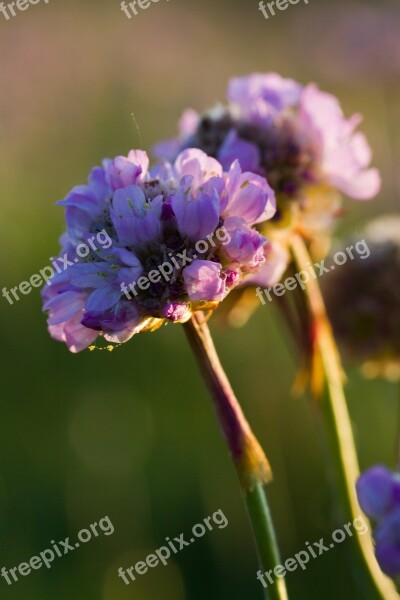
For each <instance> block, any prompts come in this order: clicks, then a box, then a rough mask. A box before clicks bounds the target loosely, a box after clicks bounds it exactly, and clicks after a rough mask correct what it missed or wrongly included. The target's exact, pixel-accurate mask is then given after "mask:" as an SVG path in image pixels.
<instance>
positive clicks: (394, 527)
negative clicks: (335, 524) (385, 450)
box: [357, 465, 400, 577]
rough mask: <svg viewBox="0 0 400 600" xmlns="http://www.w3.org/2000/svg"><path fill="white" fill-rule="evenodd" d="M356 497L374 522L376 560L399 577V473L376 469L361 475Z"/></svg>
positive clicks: (385, 570) (392, 574) (385, 569)
mask: <svg viewBox="0 0 400 600" xmlns="http://www.w3.org/2000/svg"><path fill="white" fill-rule="evenodd" d="M357 494H358V500H359V502H360V505H361V508H362V509H363V511H364V512H365V513H366V514H367V515H368V516H369V517H370V518H371V519H373V520H374V521H376V522H377V524H378V525H377V528H376V530H375V532H374V537H375V542H376V548H375V552H376V558H377V560H378V562H379V564H380V566H381V569H382V571H384V572H385V573H386V574H387V575H390V576H391V577H396V576H398V575H400V473H391V472H390V471H389V470H388V469H386V467H383V466H379V465H378V466H375V467H372V468H371V469H369V470H368V471H366V472H365V473H363V474H362V475H361V477H360V478H359V480H358V482H357Z"/></svg>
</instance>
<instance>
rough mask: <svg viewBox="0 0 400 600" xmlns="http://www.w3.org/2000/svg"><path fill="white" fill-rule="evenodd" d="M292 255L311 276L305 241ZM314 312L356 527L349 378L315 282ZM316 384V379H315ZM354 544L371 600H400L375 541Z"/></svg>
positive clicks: (349, 512) (346, 508)
mask: <svg viewBox="0 0 400 600" xmlns="http://www.w3.org/2000/svg"><path fill="white" fill-rule="evenodd" d="M291 249H292V254H293V257H294V259H295V262H296V264H297V266H298V268H299V270H303V271H308V267H309V265H310V263H311V258H310V256H309V253H308V250H307V248H306V245H305V243H304V241H303V239H302V238H301V237H300V236H293V239H292V243H291ZM305 292H306V296H307V300H308V306H309V310H310V313H311V317H312V324H313V335H314V346H315V347H314V354H315V355H316V356H317V365H319V366H320V368H321V369H322V371H323V375H324V378H325V381H326V384H327V388H328V394H327V397H326V399H325V400H324V402H323V403H322V409H323V410H322V412H323V416H324V420H325V425H326V428H327V431H328V437H329V448H330V455H331V459H332V461H333V463H334V467H335V471H336V478H337V484H338V488H339V489H338V491H339V496H340V500H341V509H342V514H343V517H344V519H345V520H348V521H351V522H354V519H356V518H357V517H359V516H360V515H361V514H362V510H361V508H360V506H359V504H358V500H357V494H356V489H355V483H356V480H357V478H358V476H359V472H360V471H359V465H358V458H357V452H356V448H355V443H354V437H353V431H352V426H351V420H350V415H349V411H348V408H347V403H346V398H345V395H344V390H343V380H344V373H343V370H342V365H341V360H340V356H339V352H338V349H337V346H336V342H335V339H334V336H333V332H332V328H331V325H330V322H329V318H328V316H327V312H326V308H325V303H324V300H323V297H322V293H321V290H320V287H319V284H318V282H317V280H316V279H314V278H313V277H310V278H309V281H308V283H307V284H306V285H305ZM312 379H313V377H312ZM350 540H351V543H352V544H353V550H354V554H355V557H356V558H357V567H358V570H359V572H358V573H357V574H358V575H359V579H360V583H361V582H362V583H363V584H364V596H363V598H364V599H365V600H367V599H369V598H370V599H371V600H377V599H380V600H394V599H397V600H398V598H399V596H398V595H397V592H396V590H395V587H394V585H393V584H392V582H391V581H390V579H389V578H387V577H386V576H385V575H384V574H383V573H382V571H381V570H380V568H379V566H378V563H377V561H376V559H375V556H374V552H373V545H372V539H371V537H370V536H369V535H363V536H361V535H354V536H353V537H351V538H350Z"/></svg>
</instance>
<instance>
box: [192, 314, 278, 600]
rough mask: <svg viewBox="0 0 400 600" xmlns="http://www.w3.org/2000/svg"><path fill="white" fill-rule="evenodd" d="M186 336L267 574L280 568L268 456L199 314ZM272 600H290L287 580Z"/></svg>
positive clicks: (268, 593) (269, 595) (272, 589)
mask: <svg viewBox="0 0 400 600" xmlns="http://www.w3.org/2000/svg"><path fill="white" fill-rule="evenodd" d="M183 327H184V329H185V333H186V336H187V338H188V341H189V344H190V347H191V349H192V351H193V353H194V356H195V358H196V360H197V363H198V366H199V368H200V372H201V374H202V376H203V378H204V381H205V384H206V386H207V388H208V390H209V392H210V394H211V398H212V400H213V402H214V406H215V409H216V413H217V417H218V422H219V425H220V427H221V429H222V432H223V434H224V437H225V441H226V443H227V445H228V448H229V451H230V454H231V457H232V459H233V462H234V464H235V467H236V471H237V473H238V476H239V481H240V484H241V488H242V492H243V496H244V500H245V502H246V505H247V509H248V514H249V517H250V521H251V524H252V529H253V532H254V537H255V540H256V547H257V552H258V557H259V561H260V565H261V568H262V570H263V571H269V570H270V569H274V568H275V567H276V566H277V565H279V564H280V556H279V550H278V545H277V540H276V535H275V530H274V526H273V522H272V518H271V513H270V510H269V506H268V501H267V497H266V493H265V489H264V484H265V483H267V482H268V481H270V480H271V471H270V467H269V463H268V461H267V459H266V457H265V454H264V452H263V450H262V448H261V446H260V444H259V443H258V441H257V439H256V437H255V436H254V434H253V432H252V430H251V428H250V425H249V424H248V422H247V420H246V418H245V416H244V414H243V411H242V409H241V407H240V405H239V402H238V401H237V399H236V396H235V394H234V392H233V389H232V387H231V385H230V383H229V380H228V378H227V376H226V374H225V372H224V370H223V367H222V365H221V362H220V360H219V358H218V354H217V352H216V349H215V346H214V343H213V341H212V338H211V334H210V331H209V329H208V326H207V323H206V320H205V319H204V316H203V315H200V314H199V313H197V314H196V315H195V316H193V317H192V319H191V320H190V321H188V322H187V323H185V324H184V326H183ZM264 592H265V596H264V597H265V598H266V599H269V600H287V598H288V596H287V592H286V586H285V582H284V580H283V579H279V580H277V582H276V583H274V584H273V585H271V586H269V587H268V588H266V589H265V590H264Z"/></svg>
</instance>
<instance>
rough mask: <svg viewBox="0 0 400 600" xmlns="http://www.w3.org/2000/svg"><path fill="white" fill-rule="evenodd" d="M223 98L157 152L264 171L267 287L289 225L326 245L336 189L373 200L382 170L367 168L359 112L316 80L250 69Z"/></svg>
mask: <svg viewBox="0 0 400 600" xmlns="http://www.w3.org/2000/svg"><path fill="white" fill-rule="evenodd" d="M227 98H228V102H227V105H226V106H222V105H219V106H217V107H215V108H214V109H212V110H210V111H208V112H206V113H204V114H203V115H199V114H198V113H197V112H195V111H194V110H191V109H188V110H186V111H185V112H184V114H183V116H182V118H181V120H180V123H179V130H180V131H179V137H177V138H173V139H170V140H167V141H164V142H161V143H159V144H157V145H156V146H155V148H154V154H155V155H156V156H157V157H158V158H164V159H167V160H173V159H174V158H175V157H176V155H177V154H178V153H179V152H181V151H182V150H183V149H184V148H187V147H191V148H200V149H201V150H203V151H204V152H206V153H207V154H208V155H209V156H213V157H215V158H216V159H217V160H218V161H219V162H220V163H221V164H222V165H223V167H224V168H225V169H227V168H229V166H230V165H231V163H232V161H234V160H239V162H240V165H241V167H242V169H245V170H249V171H251V172H254V173H258V174H259V175H261V176H263V177H266V178H267V180H268V183H269V184H270V185H271V187H272V189H273V190H274V191H275V193H276V198H277V213H276V215H275V218H274V220H273V221H271V222H269V223H267V224H266V225H265V226H263V228H262V229H261V230H262V231H263V233H265V234H266V236H267V237H268V239H269V244H268V246H266V248H265V254H266V257H267V259H268V260H267V263H268V264H267V265H266V266H265V267H264V269H263V270H262V271H260V272H259V273H258V274H257V277H256V278H255V279H254V280H253V283H256V284H259V285H264V286H270V285H274V284H275V283H277V281H279V280H280V279H281V277H282V275H283V273H284V272H285V270H286V268H287V265H288V262H289V261H290V256H289V252H288V246H289V244H290V236H291V234H292V232H293V231H294V230H296V231H298V232H301V233H302V234H303V235H304V237H305V238H306V239H311V240H317V241H318V244H319V246H318V245H316V246H317V248H318V247H319V248H321V249H325V250H327V249H328V248H329V244H330V233H331V230H332V228H333V225H334V223H335V220H336V217H337V216H338V215H339V214H340V213H341V204H342V198H341V193H342V194H345V195H347V196H349V197H352V198H355V199H357V200H368V199H371V198H373V197H374V196H375V195H376V194H377V193H378V192H379V190H380V186H381V180H380V175H379V172H378V170H377V169H374V168H369V164H370V162H371V149H370V146H369V144H368V142H367V140H366V138H365V136H364V135H363V134H362V133H359V132H356V128H357V126H358V125H359V123H360V121H361V116H360V115H354V116H353V117H351V118H350V119H346V118H345V117H344V115H343V111H342V109H341V106H340V104H339V101H338V100H337V99H336V98H335V97H334V96H332V95H331V94H328V93H326V92H322V91H320V90H319V89H318V87H317V86H316V85H314V84H309V85H306V86H302V85H300V84H299V83H297V82H296V81H293V80H292V79H285V78H283V77H281V76H280V75H278V74H276V73H266V74H261V73H254V74H252V75H249V76H246V77H237V78H234V79H231V81H230V82H229V85H228V91H227ZM322 251H324V250H322ZM247 283H248V284H250V280H249V279H248V280H247Z"/></svg>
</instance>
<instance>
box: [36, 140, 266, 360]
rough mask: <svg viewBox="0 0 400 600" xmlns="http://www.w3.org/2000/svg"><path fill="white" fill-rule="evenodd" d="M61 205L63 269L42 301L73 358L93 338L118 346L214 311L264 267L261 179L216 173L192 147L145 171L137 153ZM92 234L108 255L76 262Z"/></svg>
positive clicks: (106, 168)
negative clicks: (101, 240) (102, 240)
mask: <svg viewBox="0 0 400 600" xmlns="http://www.w3.org/2000/svg"><path fill="white" fill-rule="evenodd" d="M59 204H61V205H62V206H65V207H66V222H67V231H66V232H65V234H64V235H63V236H62V238H61V245H62V250H61V256H62V257H64V259H66V260H68V267H67V268H66V269H65V270H64V271H61V272H59V273H58V274H56V275H55V277H53V278H52V279H51V280H50V282H49V284H48V285H46V287H45V288H44V290H43V300H44V310H46V311H48V312H49V318H48V324H49V331H50V334H51V335H52V336H53V337H54V338H55V339H57V340H60V341H64V342H66V344H67V345H68V347H69V349H70V350H71V351H73V352H79V351H80V350H83V349H84V348H86V347H87V346H89V345H90V344H92V343H93V342H94V340H95V339H96V337H97V336H98V335H103V336H104V337H105V339H106V340H108V341H111V342H125V341H127V340H128V339H130V338H131V337H132V336H133V335H135V334H136V333H139V332H141V331H148V330H154V329H156V328H158V327H159V326H160V325H161V324H162V323H163V322H168V321H169V322H172V323H182V322H185V321H187V320H189V319H190V318H191V316H192V314H193V312H195V311H197V310H213V309H215V308H216V307H217V306H218V304H219V303H220V302H221V301H222V300H224V298H225V297H226V296H227V295H228V294H229V292H230V291H231V290H232V289H233V288H235V287H236V286H237V285H239V284H240V283H241V282H242V281H243V280H244V279H245V278H246V277H249V276H251V274H253V273H254V272H255V271H257V269H259V268H260V267H261V265H262V264H263V263H264V260H265V259H264V246H265V244H266V239H265V238H264V237H263V236H262V235H261V234H260V233H259V232H258V231H256V229H255V228H254V225H255V224H256V223H258V222H261V221H265V220H266V219H269V218H270V217H272V216H273V215H274V212H275V198H274V193H273V191H272V190H271V188H270V187H269V185H268V184H267V182H266V180H265V179H264V178H262V177H260V176H258V175H254V174H252V173H249V172H243V171H242V169H241V167H240V164H239V162H238V161H235V162H234V163H233V164H232V165H231V166H230V169H229V170H228V171H227V172H224V170H223V167H222V165H221V164H220V163H219V162H218V161H217V160H216V159H214V158H211V157H209V156H207V155H206V154H205V153H204V152H202V151H201V150H198V149H187V150H185V151H183V152H182V153H181V154H179V155H178V157H177V158H176V160H175V161H174V163H173V164H171V163H164V164H162V165H158V166H156V167H155V168H154V169H151V170H150V169H149V161H148V157H147V155H146V153H145V152H142V151H139V150H132V151H131V152H130V153H129V154H128V156H127V157H122V156H118V157H117V158H115V159H114V160H105V161H104V162H103V166H102V167H96V168H95V169H93V171H92V172H91V174H90V176H89V181H88V185H86V186H78V187H76V188H74V189H73V190H72V191H71V192H70V193H69V194H68V196H67V197H66V198H65V200H63V201H61V202H60V203H59ZM99 232H101V233H102V234H103V235H106V236H107V239H108V240H109V245H108V247H102V248H96V247H93V245H92V246H91V250H90V252H89V254H88V255H87V256H85V257H84V258H82V257H81V256H80V253H79V252H78V251H77V250H78V248H79V244H81V243H87V245H88V246H89V245H90V241H91V240H93V237H94V236H95V235H96V234H97V235H100V233H99ZM64 264H66V263H64Z"/></svg>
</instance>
